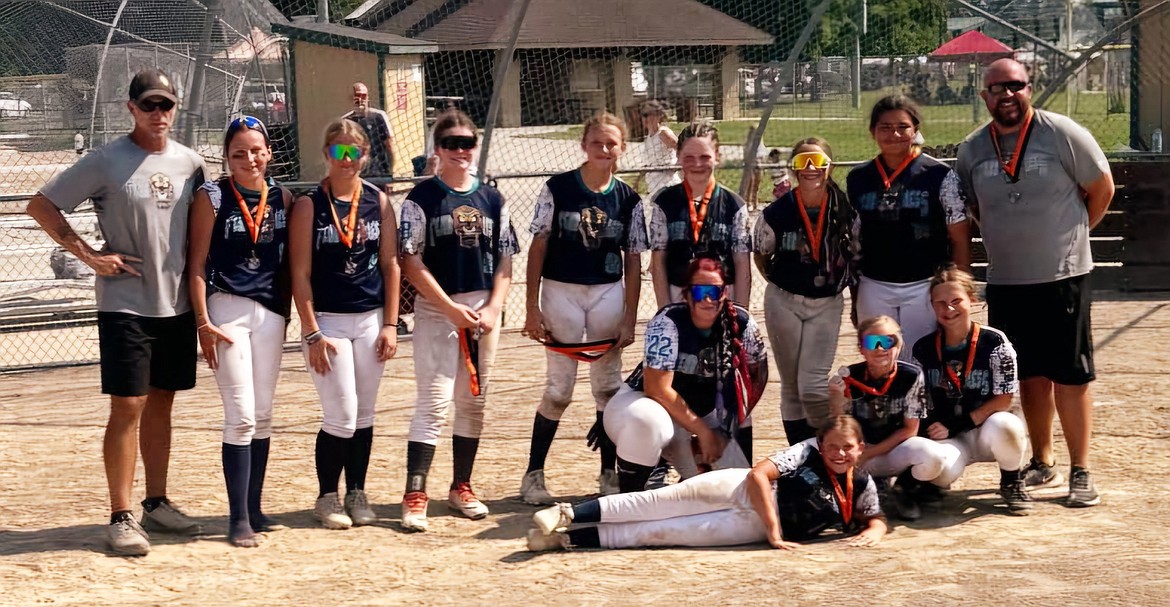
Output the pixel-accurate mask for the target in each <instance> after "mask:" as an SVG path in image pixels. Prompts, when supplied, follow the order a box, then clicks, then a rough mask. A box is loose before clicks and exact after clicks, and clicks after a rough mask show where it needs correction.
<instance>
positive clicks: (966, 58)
mask: <svg viewBox="0 0 1170 607" xmlns="http://www.w3.org/2000/svg"><path fill="white" fill-rule="evenodd" d="M1014 54H1015V51H1013V50H1012V47H1010V46H1008V45H1006V44H1004V43H1002V42H1000V41H999V40H996V39H995V38H992V37H991V36H988V35H986V34H984V33H983V32H979V31H975V30H971V31H969V32H967V33H965V34H960V35H959V36H956V37H955V38H952V39H951V40H950V41H948V42H946V43H944V44H943V45H942V46H940V47H938V48H936V49H934V52H932V53H930V59H931V60H933V61H946V62H949V63H983V64H988V63H991V62H992V61H995V60H996V59H1003V58H1005V57H1012V56H1013V55H1014Z"/></svg>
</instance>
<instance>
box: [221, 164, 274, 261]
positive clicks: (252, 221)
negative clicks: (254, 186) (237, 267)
mask: <svg viewBox="0 0 1170 607" xmlns="http://www.w3.org/2000/svg"><path fill="white" fill-rule="evenodd" d="M228 183H229V184H231V186H232V194H235V196H236V204H238V205H240V215H242V216H243V218H244V225H246V226H248V235H249V236H251V237H252V244H253V245H255V244H257V243H258V242H259V241H260V228H261V226H262V225H264V217H265V215H266V214H267V213H268V183H267V182H264V181H262V182H260V202H259V203H258V204H257V205H256V211H255V214H253V212H252V211H249V210H248V203H247V202H246V201H244V195H243V194H240V190H239V188H237V187H236V180H235V179H228ZM259 267H260V258H259V257H257V256H256V247H255V246H253V247H252V257H250V258H248V268H250V269H252V270H256V269H258V268H259Z"/></svg>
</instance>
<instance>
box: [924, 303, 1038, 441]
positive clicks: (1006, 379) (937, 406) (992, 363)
mask: <svg viewBox="0 0 1170 607" xmlns="http://www.w3.org/2000/svg"><path fill="white" fill-rule="evenodd" d="M940 334H941V331H935V332H934V333H931V334H930V335H927V336H926V337H923V338H922V339H919V340H918V343H916V344H914V350H913V353H914V361H915V362H917V363H918V364H919V365H921V366H922V370H923V373H925V378H926V394H927V396H928V398H929V401H930V413H929V414H928V415H927V417H926V420H925V421H924V422H923V423H922V426H921V428H920V433H924V432H925V431H926V428H928V427H929V426H930V425H931V424H933V423H935V422H939V423H942V424H944V425H945V424H946V423H947V422H948V421H950V420H952V419H954V418H956V417H958V416H960V415H965V414H968V413H970V412H972V411H974V410H975V409H978V408H979V407H981V406H983V403H985V402H987V401H988V400H990V399H991V398H992V397H994V396H998V395H1000V394H1015V393H1016V392H1019V381H1018V379H1017V375H1016V352H1015V349H1014V348H1012V344H1011V342H1009V341H1008V338H1007V336H1006V335H1004V334H1003V332H1001V331H1000V330H999V329H994V328H992V327H988V326H986V325H980V326H979V336H978V338H977V339H976V340H975V356H974V357H973V358H971V370H970V372H967V359H968V354H969V353H970V349H969V346H970V340H971V336H972V334H973V333H968V335H967V340H966V341H964V342H963V343H962V344H960V345H959V346H958V347H954V348H948V347H947V346H946V345H943V346H942V356H941V358H940V357H939V348H938V340H939V336H940ZM943 341H945V340H943ZM948 368H949V369H950V370H951V373H954V376H955V377H956V378H959V380H960V383H962V389H961V390H960V389H959V387H958V386H956V385H955V382H954V381H953V380H952V379H951V375H950V374H949V373H947V372H946V370H945V369H948Z"/></svg>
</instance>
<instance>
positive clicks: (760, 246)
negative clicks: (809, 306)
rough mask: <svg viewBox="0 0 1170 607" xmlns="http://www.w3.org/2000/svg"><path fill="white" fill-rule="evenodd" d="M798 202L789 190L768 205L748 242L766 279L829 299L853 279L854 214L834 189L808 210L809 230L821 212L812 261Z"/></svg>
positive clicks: (780, 285)
mask: <svg viewBox="0 0 1170 607" xmlns="http://www.w3.org/2000/svg"><path fill="white" fill-rule="evenodd" d="M799 204H800V203H799V202H797V200H796V194H795V190H793V191H791V192H788V193H787V194H785V195H784V196H782V197H780V199H779V200H776V201H775V202H773V203H772V204H770V205H768V206H767V207H766V208H765V209H764V211H763V212H762V213H761V215H760V219H759V220H758V221H760V222H762V225H759V224H758V225H757V229H756V238H755V239H754V240H755V242H754V243H753V246H754V247H755V251H756V252H757V253H759V254H761V255H763V256H764V267H765V269H766V270H767V272H766V276H767V278H768V282H770V283H772V284H774V285H776V286H777V287H780V288H781V289H784V290H785V291H788V292H789V293H795V294H797V295H803V296H805V297H813V298H819V297H832V296H834V295H836V294H838V293H840V292H841V291H843V290H844V289H845V287H847V286H849V285H850V284H852V282H853V279H854V276H853V274H854V253H855V252H856V246H857V242H856V240H855V234H854V232H853V229H854V222H855V221H856V214H855V213H854V211H853V207H852V206H850V205H849V202H848V201H846V200H844V196H843V195H842V194H841V192H840V191H839V190H836V189H835V188H830V189H829V190H828V197H827V199H826V201H825V203H824V204H823V205H822V206H821V208H819V209H809V210H808V216H809V224H810V225H811V226H812V229H813V231H814V232H815V231H816V229H817V224H818V221H819V219H820V214H821V213H827V215H826V216H825V218H824V222H825V223H824V228H823V230H824V231H823V235H822V237H821V242H820V245H819V247H818V248H819V249H820V253H819V256H820V258H819V260H818V259H814V257H813V255H812V248H811V247H812V245H811V243H810V240H811V239H810V238H809V235H808V229H807V228H806V227H805V225H804V219H803V218H802V217H801V215H800V209H799V208H798V206H797V205H799ZM765 228H766V229H765Z"/></svg>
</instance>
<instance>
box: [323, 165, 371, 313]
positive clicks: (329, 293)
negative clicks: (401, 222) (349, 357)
mask: <svg viewBox="0 0 1170 607" xmlns="http://www.w3.org/2000/svg"><path fill="white" fill-rule="evenodd" d="M333 194H334V195H335V196H336V195H338V194H341V193H340V192H333ZM343 195H344V194H343ZM309 198H310V199H311V200H312V201H313V267H312V276H311V283H312V285H313V308H314V309H315V310H316V311H318V312H335V313H344V314H353V313H360V312H368V311H370V310H374V309H377V308H381V307H382V306H383V304H384V303H385V300H386V288H385V284H384V282H383V279H382V268H381V267H380V266H379V264H378V255H379V247H380V246H381V242H382V238H381V236H382V205H381V202H380V200H381V196H380V190H378V186H375V185H374V184H372V183H367V182H365V181H363V182H362V194H361V199H360V201H359V202H358V216H357V224H356V226H355V232H356V233H355V234H354V237H353V242H352V243H351V245H352V246H348V247H347V246H346V245H345V243H343V242H341V238H340V237H339V235H338V233H337V226H336V225H335V224H334V220H333V213H332V211H330V210H329V207H330V205H333V208H334V209H336V211H337V220H338V221H340V222H341V225H342V226H345V225H346V221H347V218H348V217H349V208H350V203H349V201H345V202H342V201H335V200H330V198H329V195H328V194H326V193H325V190H324V189H323V188H322V187H321V186H317V188H316V189H314V190H313V192H312V193H311V194H309Z"/></svg>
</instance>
